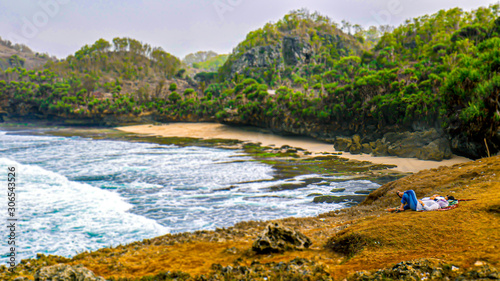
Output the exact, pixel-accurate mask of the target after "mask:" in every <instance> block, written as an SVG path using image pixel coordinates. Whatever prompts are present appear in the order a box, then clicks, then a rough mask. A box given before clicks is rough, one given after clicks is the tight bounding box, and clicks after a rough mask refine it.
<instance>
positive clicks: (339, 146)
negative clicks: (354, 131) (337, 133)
mask: <svg viewBox="0 0 500 281" xmlns="http://www.w3.org/2000/svg"><path fill="white" fill-rule="evenodd" d="M351 145H352V139H351V138H347V137H337V138H336V139H335V142H334V143H333V147H334V148H335V150H337V151H349V149H350V148H351Z"/></svg>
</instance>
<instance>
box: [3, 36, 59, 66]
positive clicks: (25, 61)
mask: <svg viewBox="0 0 500 281" xmlns="http://www.w3.org/2000/svg"><path fill="white" fill-rule="evenodd" d="M49 60H56V59H55V58H50V57H49V55H48V54H40V53H35V52H33V51H32V50H31V49H30V48H29V47H28V46H26V45H23V44H16V43H12V42H11V41H9V40H3V39H2V38H1V37H0V69H2V70H6V69H8V68H11V67H24V68H26V69H35V68H39V67H41V66H43V65H44V64H45V63H47V62H48V61H49Z"/></svg>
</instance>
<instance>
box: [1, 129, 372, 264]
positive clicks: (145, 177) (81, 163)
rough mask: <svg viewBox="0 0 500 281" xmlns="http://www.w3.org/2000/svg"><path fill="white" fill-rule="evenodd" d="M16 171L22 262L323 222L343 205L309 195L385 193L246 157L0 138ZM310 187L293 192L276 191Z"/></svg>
mask: <svg viewBox="0 0 500 281" xmlns="http://www.w3.org/2000/svg"><path fill="white" fill-rule="evenodd" d="M2 157H3V158H2ZM7 158H8V159H7ZM9 159H13V160H15V162H14V161H13V160H9ZM12 164H17V165H18V167H20V176H19V179H20V188H19V202H20V204H21V207H23V209H22V210H21V211H20V216H21V218H22V219H23V222H22V224H21V229H20V234H19V235H20V239H21V241H22V255H24V256H31V257H32V256H34V254H35V253H38V252H42V253H53V254H58V255H63V256H71V255H74V254H76V253H77V252H81V251H84V250H91V249H96V248H101V247H104V246H109V245H117V244H124V243H129V242H132V241H137V240H142V239H144V238H149V237H153V236H158V235H161V234H164V233H167V232H182V231H194V230H200V229H214V228H216V227H227V226H231V225H233V224H235V223H237V222H240V221H246V220H269V219H276V218H283V217H289V216H297V217H304V216H312V215H317V214H319V213H323V212H328V211H331V210H335V209H339V208H343V207H345V204H314V203H312V200H313V198H314V197H312V196H309V195H310V194H313V193H319V194H331V190H332V189H333V188H345V189H346V190H345V191H344V192H341V193H335V194H334V195H352V194H354V193H355V192H356V191H358V190H366V189H371V188H377V187H378V186H379V185H377V184H374V183H372V182H370V181H346V182H333V183H331V184H330V185H324V183H325V182H329V181H331V180H338V179H341V177H334V176H322V175H317V174H312V175H303V176H297V177H294V178H290V179H283V180H272V179H273V175H274V172H275V171H274V170H273V168H272V167H271V166H269V165H266V164H263V163H259V162H256V161H251V158H250V157H248V156H246V155H244V154H242V151H234V150H224V149H217V148H206V147H205V148H203V147H176V146H172V145H169V146H164V145H158V144H148V143H133V142H122V141H107V140H99V141H96V140H91V139H83V138H78V137H72V138H61V137H50V136H29V135H16V136H12V135H8V134H7V135H1V134H0V169H4V168H3V167H5V166H6V165H12ZM0 171H1V170H0ZM315 178H319V180H320V181H321V179H323V181H322V182H321V184H320V183H319V182H317V183H314V182H315V180H314V179H315ZM309 181H310V182H313V183H311V184H308V185H307V186H303V187H301V188H297V189H284V190H280V189H275V188H274V187H279V186H280V185H282V184H302V185H304V183H305V182H309ZM0 198H1V199H2V200H6V198H5V197H4V196H0ZM3 206H5V204H3Z"/></svg>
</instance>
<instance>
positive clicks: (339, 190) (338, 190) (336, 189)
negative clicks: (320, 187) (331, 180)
mask: <svg viewBox="0 0 500 281" xmlns="http://www.w3.org/2000/svg"><path fill="white" fill-rule="evenodd" d="M344 191H345V188H334V189H332V190H330V192H333V193H339V192H344Z"/></svg>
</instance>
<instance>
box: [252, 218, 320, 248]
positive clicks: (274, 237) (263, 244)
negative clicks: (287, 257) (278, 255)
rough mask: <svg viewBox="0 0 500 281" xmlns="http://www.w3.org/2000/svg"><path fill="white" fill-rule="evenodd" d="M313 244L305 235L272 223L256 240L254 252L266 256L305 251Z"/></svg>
mask: <svg viewBox="0 0 500 281" xmlns="http://www.w3.org/2000/svg"><path fill="white" fill-rule="evenodd" d="M311 244H312V242H311V240H310V239H309V238H308V237H307V236H305V235H304V234H302V233H300V232H298V231H294V230H292V229H290V228H287V227H284V226H282V225H280V224H278V223H270V224H268V225H267V226H266V228H265V229H264V232H263V233H262V234H261V235H260V236H259V237H258V238H257V240H255V242H254V243H253V245H252V250H253V251H255V252H256V253H258V254H265V253H271V252H284V251H287V250H303V249H307V248H309V246H311Z"/></svg>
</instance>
